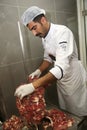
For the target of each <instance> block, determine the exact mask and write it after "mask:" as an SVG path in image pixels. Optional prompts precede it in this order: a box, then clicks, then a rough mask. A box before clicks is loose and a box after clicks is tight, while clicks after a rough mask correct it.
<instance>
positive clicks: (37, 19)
mask: <svg viewBox="0 0 87 130" xmlns="http://www.w3.org/2000/svg"><path fill="white" fill-rule="evenodd" d="M42 17H45V15H44V14H40V15H38V16H37V17H35V18H34V20H33V21H34V22H40V21H41V18H42Z"/></svg>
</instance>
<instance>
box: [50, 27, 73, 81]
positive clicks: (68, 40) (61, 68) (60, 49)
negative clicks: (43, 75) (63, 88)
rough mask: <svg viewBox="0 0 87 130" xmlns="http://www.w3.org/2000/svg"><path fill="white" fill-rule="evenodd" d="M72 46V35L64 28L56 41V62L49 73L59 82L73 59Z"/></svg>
mask: <svg viewBox="0 0 87 130" xmlns="http://www.w3.org/2000/svg"><path fill="white" fill-rule="evenodd" d="M56 38H57V37H56ZM74 44H75V40H74V37H73V34H72V32H71V31H70V30H69V29H68V28H66V29H65V30H64V32H63V33H62V34H61V36H60V38H59V39H58V40H57V49H56V61H55V65H54V67H53V68H52V69H50V72H51V73H52V74H53V75H54V76H55V77H56V78H57V79H59V80H60V79H62V77H63V76H64V75H65V74H66V73H67V71H68V68H69V66H70V61H71V59H72V57H73V52H74Z"/></svg>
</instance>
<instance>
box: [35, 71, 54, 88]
mask: <svg viewBox="0 0 87 130" xmlns="http://www.w3.org/2000/svg"><path fill="white" fill-rule="evenodd" d="M56 80H57V79H56V77H55V76H54V75H52V73H50V72H48V73H47V74H46V75H45V76H43V77H41V78H39V79H38V80H36V81H34V82H33V86H34V88H38V87H41V86H44V85H47V84H48V83H51V82H53V81H56Z"/></svg>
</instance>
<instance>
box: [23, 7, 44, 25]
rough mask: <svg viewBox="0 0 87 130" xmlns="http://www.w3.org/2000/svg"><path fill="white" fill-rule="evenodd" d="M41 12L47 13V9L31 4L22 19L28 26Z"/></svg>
mask: <svg viewBox="0 0 87 130" xmlns="http://www.w3.org/2000/svg"><path fill="white" fill-rule="evenodd" d="M40 14H45V10H44V9H41V8H39V7H37V6H31V7H30V8H28V9H27V10H26V11H25V12H24V13H23V15H22V17H21V21H22V23H23V24H24V25H25V26H26V25H27V24H28V23H30V22H31V21H33V20H34V18H35V17H37V16H38V15H40Z"/></svg>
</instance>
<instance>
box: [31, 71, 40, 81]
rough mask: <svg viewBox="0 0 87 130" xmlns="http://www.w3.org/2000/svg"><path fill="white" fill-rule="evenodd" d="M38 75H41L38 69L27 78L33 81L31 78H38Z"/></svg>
mask: <svg viewBox="0 0 87 130" xmlns="http://www.w3.org/2000/svg"><path fill="white" fill-rule="evenodd" d="M40 75H41V71H40V69H37V70H35V71H34V72H33V73H32V74H30V75H29V77H30V78H31V79H33V78H35V77H37V78H39V77H40Z"/></svg>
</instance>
